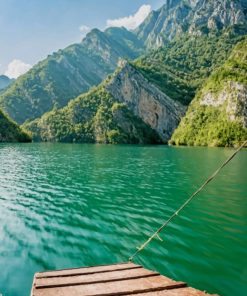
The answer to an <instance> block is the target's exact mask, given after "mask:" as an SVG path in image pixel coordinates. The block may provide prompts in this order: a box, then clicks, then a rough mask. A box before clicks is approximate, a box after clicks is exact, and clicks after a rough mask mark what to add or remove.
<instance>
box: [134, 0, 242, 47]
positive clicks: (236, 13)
mask: <svg viewBox="0 0 247 296" xmlns="http://www.w3.org/2000/svg"><path fill="white" fill-rule="evenodd" d="M246 2H247V1H246V0H186V1H185V0H166V1H165V4H164V5H163V6H162V7H161V8H160V9H159V10H157V11H153V12H152V13H151V14H150V15H149V16H148V18H147V19H146V20H145V21H144V22H143V23H142V24H141V25H140V26H139V27H138V28H137V29H136V31H135V33H136V34H137V36H138V38H139V39H141V40H144V41H145V44H146V46H147V47H148V48H152V47H159V46H161V45H163V44H164V43H165V42H167V41H166V40H167V39H168V40H171V39H173V38H174V37H175V36H177V35H179V34H181V33H183V32H189V34H192V35H201V34H203V33H207V32H208V31H210V30H214V29H223V28H226V27H228V26H232V25H236V24H238V25H239V24H246V25H247V4H246Z"/></svg>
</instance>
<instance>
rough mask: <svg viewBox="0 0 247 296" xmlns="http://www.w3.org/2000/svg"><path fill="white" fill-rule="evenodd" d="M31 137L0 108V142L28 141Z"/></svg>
mask: <svg viewBox="0 0 247 296" xmlns="http://www.w3.org/2000/svg"><path fill="white" fill-rule="evenodd" d="M30 141H31V137H30V136H29V135H28V134H27V133H26V132H25V131H23V130H22V129H21V128H20V127H19V126H18V125H17V124H16V123H14V122H13V121H12V120H11V119H10V118H8V116H7V115H5V114H4V113H3V112H2V111H1V110H0V142H30Z"/></svg>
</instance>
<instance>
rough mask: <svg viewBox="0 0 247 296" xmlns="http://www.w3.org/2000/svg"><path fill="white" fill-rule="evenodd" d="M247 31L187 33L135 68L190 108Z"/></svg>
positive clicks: (231, 28)
mask: <svg viewBox="0 0 247 296" xmlns="http://www.w3.org/2000/svg"><path fill="white" fill-rule="evenodd" d="M246 34H247V28H246V27H243V26H233V27H230V28H228V29H225V30H223V31H214V32H211V33H210V34H206V35H201V36H191V35H189V34H185V35H183V36H180V37H179V38H176V39H175V40H173V41H172V42H170V43H168V44H166V45H165V46H164V47H161V48H159V49H158V50H154V51H152V52H151V53H149V54H148V55H146V56H144V57H143V58H140V59H138V60H137V61H135V63H134V65H135V66H136V67H137V69H138V70H140V71H141V72H142V73H143V75H144V76H146V77H147V78H148V80H149V81H151V82H152V83H154V84H155V85H157V86H158V87H159V88H160V89H161V91H163V92H164V93H166V94H167V95H168V96H170V97H171V98H173V99H174V100H178V101H180V102H181V103H183V104H184V105H188V104H189V103H190V102H191V100H192V99H193V98H194V96H195V93H196V90H197V89H198V88H199V87H201V85H202V84H203V82H204V80H205V79H206V78H207V77H208V76H209V75H210V73H211V72H212V71H213V70H215V69H216V68H217V67H219V66H221V65H222V63H224V61H225V60H226V59H227V57H228V56H229V54H230V52H231V50H232V49H233V47H234V46H235V45H236V44H237V43H238V42H239V41H240V40H242V39H243V38H244V36H245V35H246Z"/></svg>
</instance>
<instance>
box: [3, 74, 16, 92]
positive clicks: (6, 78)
mask: <svg viewBox="0 0 247 296" xmlns="http://www.w3.org/2000/svg"><path fill="white" fill-rule="evenodd" d="M12 82H13V79H10V78H9V77H7V76H5V75H0V90H2V89H4V88H6V87H7V86H9V85H10V84H11V83H12Z"/></svg>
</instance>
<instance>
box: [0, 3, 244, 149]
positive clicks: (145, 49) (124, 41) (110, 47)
mask: <svg viewBox="0 0 247 296" xmlns="http://www.w3.org/2000/svg"><path fill="white" fill-rule="evenodd" d="M0 87H1V89H0V108H1V110H2V111H1V112H0V142H15V141H17V142H23V141H24V142H27V141H31V140H33V141H44V142H69V143H107V144H119V143H125V144H128V143H130V144H168V143H169V144H171V145H190V146H226V147H230V146H238V145H240V144H241V143H242V142H243V141H244V140H246V139H247V4H246V1H244V0H237V1H231V0H217V1H211V0H209V1H206V0H174V1H172V0H166V1H164V5H163V6H162V7H161V8H160V9H159V10H157V11H153V12H151V13H150V15H149V16H148V17H147V18H146V19H145V20H144V22H143V23H142V24H141V25H140V26H139V27H138V28H136V29H135V30H133V31H128V30H127V29H125V28H123V27H122V28H108V29H106V30H105V31H100V30H98V29H93V30H92V31H91V32H89V33H88V34H87V36H86V37H85V38H84V39H83V40H82V41H81V43H78V44H73V45H71V46H69V47H67V48H65V49H62V50H59V51H58V52H56V53H53V54H52V55H50V56H48V57H47V58H46V59H45V60H43V61H40V62H39V63H38V64H37V65H35V66H33V67H32V69H30V70H29V71H28V72H27V73H26V74H24V75H22V76H20V77H19V78H18V79H16V80H9V79H8V78H7V77H4V76H0Z"/></svg>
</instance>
